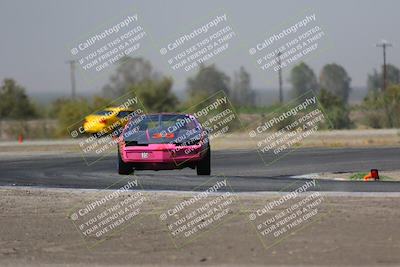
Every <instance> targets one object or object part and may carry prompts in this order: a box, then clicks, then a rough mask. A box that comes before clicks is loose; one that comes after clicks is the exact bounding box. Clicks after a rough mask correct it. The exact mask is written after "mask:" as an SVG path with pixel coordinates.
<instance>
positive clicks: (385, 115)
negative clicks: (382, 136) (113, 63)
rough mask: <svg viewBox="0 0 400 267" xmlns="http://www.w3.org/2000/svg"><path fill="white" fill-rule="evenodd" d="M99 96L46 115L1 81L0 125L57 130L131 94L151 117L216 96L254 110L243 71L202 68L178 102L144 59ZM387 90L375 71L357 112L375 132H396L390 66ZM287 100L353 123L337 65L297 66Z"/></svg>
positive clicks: (396, 77)
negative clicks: (50, 121) (310, 96)
mask: <svg viewBox="0 0 400 267" xmlns="http://www.w3.org/2000/svg"><path fill="white" fill-rule="evenodd" d="M121 62H124V63H123V64H119V65H118V66H117V68H116V70H115V72H114V73H113V74H112V75H111V76H110V79H109V82H108V83H107V84H106V85H105V86H103V88H102V89H101V93H100V94H98V95H95V96H93V97H92V98H91V99H87V98H78V99H70V98H61V99H57V100H55V101H54V102H53V103H52V105H51V106H50V107H48V108H47V109H43V108H39V107H38V106H35V105H34V104H33V103H32V101H31V100H30V99H29V97H28V96H27V95H26V93H25V89H24V88H23V87H22V86H20V85H18V84H17V83H16V82H15V81H14V80H12V79H5V80H4V81H3V84H2V85H1V86H0V117H1V119H30V118H37V117H41V116H42V117H52V118H57V119H58V120H59V123H60V124H61V125H62V126H61V127H64V126H68V125H71V124H72V123H75V122H76V121H77V120H79V119H81V118H82V116H85V115H87V114H90V112H92V111H93V110H96V109H98V108H101V107H103V106H104V105H106V104H107V103H110V102H111V100H112V99H115V98H117V97H118V96H121V95H124V94H126V93H128V92H130V91H133V92H134V93H135V94H136V95H137V96H138V97H139V98H140V99H141V101H142V102H143V104H144V106H145V107H146V108H147V110H148V111H150V112H162V111H182V110H185V109H186V108H187V107H189V106H191V105H193V104H196V103H198V102H199V101H201V100H202V99H204V98H206V97H207V96H210V95H212V94H214V93H216V92H218V91H221V90H222V91H224V92H225V93H226V94H227V95H228V96H229V98H230V99H231V101H232V102H233V103H234V105H235V106H237V107H254V105H255V98H256V94H255V92H254V90H253V89H252V86H251V77H250V74H249V73H248V72H247V71H246V69H245V68H244V67H240V68H239V69H238V70H237V71H235V72H234V74H233V77H229V76H228V75H226V74H225V73H224V72H223V71H221V70H220V69H218V68H217V67H216V66H215V65H208V66H205V65H200V67H199V69H198V71H197V72H196V73H195V74H194V75H193V76H192V77H190V78H188V80H187V83H186V95H187V97H186V100H185V101H179V99H178V97H177V96H176V94H175V93H174V92H173V91H172V86H173V80H172V78H171V77H167V76H164V75H162V74H160V73H159V72H157V71H155V70H154V69H153V66H152V65H151V63H150V62H149V61H147V60H145V59H143V58H131V57H128V58H124V59H123V60H121ZM387 73H388V75H387V77H388V79H387V80H388V84H389V86H388V89H387V90H386V91H385V92H383V91H382V89H381V88H382V83H383V81H382V73H381V72H379V71H377V70H373V72H372V73H371V74H368V77H367V86H368V92H369V93H368V95H367V96H366V97H365V99H364V101H363V103H362V105H361V106H359V107H357V109H358V110H362V111H363V112H364V113H365V117H366V121H367V122H366V123H367V124H368V125H369V126H371V127H375V128H382V127H399V125H400V121H399V118H398V115H396V114H393V113H396V112H397V114H399V113H400V112H399V111H400V108H399V106H400V104H399V103H400V99H399V95H400V93H399V92H400V89H399V83H400V71H399V69H398V68H397V67H395V66H393V65H388V67H387ZM288 81H289V82H290V84H291V97H293V98H294V97H297V96H299V95H302V94H304V93H305V92H308V91H309V90H313V91H314V92H315V93H316V94H317V96H318V99H319V101H320V103H321V104H322V106H323V107H324V108H325V110H326V112H327V113H328V115H329V119H330V121H331V122H332V124H333V128H350V127H352V121H351V119H350V116H349V114H350V111H351V109H354V107H351V106H350V105H349V104H348V98H349V94H350V92H351V78H350V76H349V75H348V73H347V72H346V70H345V69H344V68H343V67H342V66H340V65H338V64H336V63H332V64H326V65H325V66H323V68H322V69H321V71H320V73H319V75H318V78H317V76H316V75H315V73H314V71H313V70H312V69H311V68H310V67H309V66H308V65H307V64H306V63H304V62H300V63H299V64H297V65H295V66H294V67H293V68H292V69H291V70H290V74H289V80H288Z"/></svg>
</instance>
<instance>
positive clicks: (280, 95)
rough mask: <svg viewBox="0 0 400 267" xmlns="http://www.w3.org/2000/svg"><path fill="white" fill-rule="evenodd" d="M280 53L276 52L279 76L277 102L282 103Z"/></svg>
mask: <svg viewBox="0 0 400 267" xmlns="http://www.w3.org/2000/svg"><path fill="white" fill-rule="evenodd" d="M281 55H282V53H281V52H280V51H279V52H278V66H279V70H278V78H279V103H281V104H282V103H283V92H282V64H281Z"/></svg>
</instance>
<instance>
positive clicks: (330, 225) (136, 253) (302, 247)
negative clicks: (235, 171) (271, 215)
mask: <svg viewBox="0 0 400 267" xmlns="http://www.w3.org/2000/svg"><path fill="white" fill-rule="evenodd" d="M107 194H109V191H100V192H99V191H95V190H92V191H90V190H75V191H72V190H70V191H69V190H61V189H60V190H57V189H31V188H0V196H1V197H0V210H1V214H2V215H1V216H0V226H1V227H0V255H1V256H0V265H1V266H11V265H12V266H14V265H20V266H22V265H24V266H25V265H37V266H39V265H43V264H51V265H54V264H61V265H67V264H68V266H70V265H72V266H105V265H107V266H109V265H140V266H200V265H202V266H203V265H207V266H250V265H265V264H268V265H399V264H400V254H399V253H398V251H399V249H400V231H399V230H398V227H399V224H400V219H399V218H400V210H399V209H398V207H399V205H400V195H399V194H386V195H384V194H382V195H381V194H360V195H350V194H343V195H340V194H336V195H332V194H326V195H324V196H323V197H324V201H323V202H322V204H320V206H319V207H318V211H319V213H321V214H324V216H321V217H318V218H315V220H313V221H312V223H309V224H307V226H306V227H301V228H298V229H297V231H294V232H290V234H289V235H288V236H287V237H286V239H283V240H280V241H279V242H278V243H276V244H275V245H274V246H271V247H270V244H272V243H269V242H266V243H264V242H262V239H260V235H259V234H257V233H258V232H257V229H256V228H255V227H254V225H252V224H251V222H250V220H249V214H251V213H253V212H255V211H256V210H257V209H259V208H260V207H263V206H264V205H266V203H268V202H269V201H272V200H274V199H278V198H279V196H278V195H276V194H273V193H265V194H264V193H254V194H250V193H249V194H239V195H237V197H238V198H237V200H238V201H239V202H240V205H234V206H233V208H232V210H231V212H230V215H233V216H231V217H229V219H227V220H224V221H223V222H222V223H221V224H219V226H218V227H216V228H215V229H213V230H210V231H207V232H205V233H204V234H202V236H200V237H198V238H196V239H195V240H193V241H192V242H190V243H188V244H187V245H185V246H183V247H181V248H176V244H175V243H174V242H175V241H173V240H172V239H171V235H170V232H169V230H168V227H167V226H166V225H163V223H162V222H161V221H160V219H159V218H160V214H163V212H164V211H166V210H168V209H170V208H171V207H175V206H176V204H177V203H180V201H182V200H183V199H186V200H187V199H189V198H191V197H192V196H193V194H191V193H177V192H163V193H162V192H153V193H149V192H147V193H146V192H144V195H145V196H146V197H148V198H149V199H151V201H148V202H146V203H144V204H143V206H142V207H141V215H143V217H142V218H141V219H140V220H139V219H138V220H137V221H136V222H134V223H132V224H129V225H128V226H127V227H126V228H124V229H123V230H121V231H119V232H117V233H115V234H113V235H112V236H109V237H107V238H106V239H105V240H103V241H102V242H101V243H98V244H96V245H95V246H94V247H92V248H88V247H87V243H88V242H91V241H96V239H85V240H86V241H83V239H82V234H81V233H80V232H79V230H78V229H77V228H76V226H74V223H73V221H72V220H71V218H69V217H71V216H72V215H71V211H72V214H74V211H76V210H77V209H79V207H83V206H84V205H83V203H91V201H92V200H93V199H99V198H101V197H102V196H105V195H107ZM132 194H133V193H129V194H124V195H123V196H121V199H119V201H122V200H124V199H128V198H129V197H130V196H131V195H132ZM216 197H217V196H213V198H216ZM304 197H305V196H303V197H302V198H304ZM285 205H286V204H284V205H283V206H281V207H280V210H284V209H285V208H287V205H286V206H285ZM137 218H139V217H137ZM264 241H265V240H264Z"/></svg>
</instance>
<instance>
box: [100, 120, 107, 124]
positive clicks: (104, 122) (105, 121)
mask: <svg viewBox="0 0 400 267" xmlns="http://www.w3.org/2000/svg"><path fill="white" fill-rule="evenodd" d="M99 122H100V123H103V124H106V123H107V120H106V119H101V120H99Z"/></svg>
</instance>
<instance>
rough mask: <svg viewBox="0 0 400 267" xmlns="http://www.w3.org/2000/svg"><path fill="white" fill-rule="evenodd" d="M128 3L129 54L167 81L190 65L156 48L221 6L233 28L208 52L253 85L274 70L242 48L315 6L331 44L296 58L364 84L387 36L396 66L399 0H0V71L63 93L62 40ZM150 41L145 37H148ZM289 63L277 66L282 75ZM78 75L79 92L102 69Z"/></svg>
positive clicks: (99, 81) (102, 78) (272, 78)
mask: <svg viewBox="0 0 400 267" xmlns="http://www.w3.org/2000/svg"><path fill="white" fill-rule="evenodd" d="M129 10H132V12H131V13H132V14H134V13H136V14H138V16H139V21H140V22H141V25H142V26H143V27H144V29H145V31H146V33H147V37H146V38H147V39H146V40H145V41H144V42H143V43H142V46H143V47H142V48H141V49H139V50H138V53H137V54H135V55H139V56H143V57H144V58H146V59H148V60H150V61H151V63H152V64H153V66H154V68H155V69H156V70H157V71H159V72H161V73H163V74H166V75H169V76H172V77H173V78H174V81H175V84H174V88H175V89H182V88H184V87H185V81H186V79H187V77H188V76H190V75H193V72H189V73H188V72H185V71H173V70H172V69H171V68H170V67H169V65H168V63H167V61H166V58H165V57H163V56H162V55H161V54H160V52H159V49H160V48H161V47H163V46H165V45H166V44H168V43H169V42H171V41H173V40H174V39H175V38H177V37H179V36H180V35H181V34H182V33H185V32H189V31H191V30H193V28H195V27H198V26H200V25H202V24H204V23H205V22H207V21H209V20H210V19H211V18H212V17H214V16H215V15H222V14H227V16H228V24H229V25H230V26H231V27H232V29H233V30H234V32H235V33H236V37H235V38H234V39H232V41H231V43H230V44H229V49H228V50H227V51H226V52H224V53H223V54H222V55H220V56H217V57H215V58H213V59H212V60H211V61H210V62H211V63H215V64H216V65H217V66H218V67H219V68H220V69H222V70H223V71H225V72H226V73H227V74H229V75H232V74H233V71H235V70H237V69H239V67H240V66H241V65H243V66H244V67H245V68H246V69H247V70H248V71H249V72H250V74H251V77H252V83H253V86H254V87H256V88H271V87H276V86H277V85H276V75H275V74H274V73H272V72H268V73H267V72H264V71H262V70H261V69H259V68H258V66H257V65H256V63H255V59H254V58H252V57H251V56H250V55H249V52H248V49H249V48H251V47H253V46H254V45H255V44H256V43H258V42H260V41H262V40H263V38H266V37H267V36H268V34H269V33H273V32H274V31H275V30H276V29H282V27H281V28H280V25H285V23H287V22H288V21H296V18H300V17H301V16H302V14H312V13H315V14H316V18H317V19H316V25H320V26H321V27H322V28H323V30H324V33H325V36H326V37H327V38H329V41H330V43H331V46H330V47H329V49H327V50H326V51H325V50H324V51H322V52H319V53H318V54H317V55H315V56H312V57H310V58H308V57H306V58H305V59H304V61H305V62H306V63H307V64H309V65H310V66H311V67H312V68H313V69H314V71H315V72H316V73H317V74H318V73H319V71H320V69H321V67H322V66H323V65H324V64H326V63H332V62H336V63H338V64H341V65H342V66H344V67H345V69H346V70H347V71H348V73H349V75H350V76H351V78H352V85H353V86H364V85H365V83H366V76H367V73H369V72H371V71H372V70H373V68H378V67H379V66H380V64H382V51H381V50H379V49H378V48H376V47H375V43H376V42H378V41H379V40H381V39H382V38H385V39H387V40H389V41H390V42H391V43H393V45H394V46H393V47H392V48H390V49H389V50H388V62H389V63H392V64H394V65H397V66H400V22H399V18H398V14H399V10H400V1H396V0H392V1H388V0H386V1H377V0H376V1H371V0H369V1H366V0H358V1H356V0H353V1H349V0H342V1H338V0H335V1H320V0H318V1H299V0H296V1H232V0H226V1H205V0H202V1H165V0H164V1H162V0H160V1H149V0H147V1H115V0H114V1H99V0H96V1H94V0H93V1H72V0H68V1H54V0H46V1H39V0H35V1H28V0H26V1H16V0H10V1H6V0H1V2H0V36H1V37H0V38H1V49H0V79H4V78H5V77H12V78H15V79H16V80H17V81H18V82H19V83H20V84H22V85H23V86H25V87H26V88H27V90H28V92H60V93H69V91H70V80H69V68H68V65H67V64H65V61H66V60H68V59H70V58H71V53H70V47H69V46H70V44H74V43H76V42H77V40H78V39H79V38H81V37H82V36H88V33H91V32H95V31H96V29H101V27H102V26H101V25H106V26H107V25H111V24H112V23H111V24H110V23H108V24H107V22H109V21H114V20H115V18H119V17H121V18H123V17H124V14H126V13H127V12H128V11H129ZM150 41H151V45H150ZM288 70H289V69H285V70H284V80H285V83H287V74H288ZM102 74H103V75H98V77H96V78H95V79H94V82H92V83H88V82H86V81H85V80H84V79H83V78H82V76H81V74H80V72H79V73H77V88H78V91H79V92H94V91H96V90H99V89H100V88H101V86H102V85H103V84H105V83H106V82H107V80H108V75H109V74H110V70H106V71H104V73H102Z"/></svg>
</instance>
